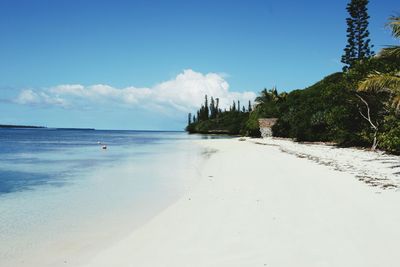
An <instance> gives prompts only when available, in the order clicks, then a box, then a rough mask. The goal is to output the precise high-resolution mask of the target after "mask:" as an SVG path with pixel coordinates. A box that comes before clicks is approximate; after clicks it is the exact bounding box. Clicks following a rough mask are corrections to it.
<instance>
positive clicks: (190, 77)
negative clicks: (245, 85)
mask: <svg viewBox="0 0 400 267" xmlns="http://www.w3.org/2000/svg"><path fill="white" fill-rule="evenodd" d="M205 95H208V96H209V97H210V96H213V97H214V98H219V99H220V107H221V108H225V107H228V106H229V104H231V103H232V101H234V100H235V101H236V100H239V101H241V103H243V104H245V105H246V104H247V102H248V101H249V100H251V101H253V100H254V98H255V97H256V95H255V93H254V92H230V91H229V84H228V82H227V81H226V80H225V76H224V75H222V74H217V73H208V74H202V73H200V72H195V71H193V70H190V69H188V70H184V71H183V72H182V73H180V74H178V75H177V76H176V77H175V78H174V79H171V80H168V81H165V82H161V83H159V84H157V85H155V86H153V87H151V88H137V87H134V86H131V87H126V88H121V89H119V88H115V87H112V86H109V85H104V84H96V85H91V86H83V85H80V84H64V85H58V86H55V87H53V88H50V89H47V90H36V91H35V90H31V89H28V90H23V91H22V92H21V93H20V94H19V96H18V97H17V99H16V100H15V102H17V103H19V104H31V105H56V106H62V107H68V106H79V105H82V104H85V105H88V104H90V103H92V104H98V103H109V104H114V105H123V106H127V107H143V108H152V109H158V110H164V111H165V110H171V109H172V110H179V111H185V112H190V111H193V110H194V109H197V108H199V106H200V105H201V104H202V103H203V101H204V96H205Z"/></svg>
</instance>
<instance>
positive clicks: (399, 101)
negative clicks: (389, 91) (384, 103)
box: [392, 95, 400, 111]
mask: <svg viewBox="0 0 400 267" xmlns="http://www.w3.org/2000/svg"><path fill="white" fill-rule="evenodd" d="M392 107H393V108H394V109H395V110H396V111H399V110H400V95H397V96H395V97H393V99H392Z"/></svg>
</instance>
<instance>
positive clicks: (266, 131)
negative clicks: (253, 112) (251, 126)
mask: <svg viewBox="0 0 400 267" xmlns="http://www.w3.org/2000/svg"><path fill="white" fill-rule="evenodd" d="M277 120H278V119H277V118H268V119H267V118H264V119H258V124H259V126H260V132H261V137H262V138H265V137H271V136H272V126H274V124H275V123H276V121H277Z"/></svg>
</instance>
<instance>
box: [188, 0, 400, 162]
mask: <svg viewBox="0 0 400 267" xmlns="http://www.w3.org/2000/svg"><path fill="white" fill-rule="evenodd" d="M367 6H368V0H351V1H350V2H349V3H348V5H347V7H346V10H347V12H348V14H349V16H348V18H347V19H346V24H347V32H346V36H347V44H346V45H345V48H344V51H343V56H342V58H341V61H342V63H343V64H344V66H343V70H342V71H341V72H337V73H333V74H331V75H329V76H327V77H325V78H323V79H322V80H321V81H319V82H317V83H316V84H314V85H312V86H310V87H307V88H305V89H301V90H293V91H291V92H288V93H286V92H280V93H279V92H278V90H277V88H271V89H264V90H262V91H261V92H260V94H259V96H258V97H257V98H256V99H255V102H254V105H252V107H251V110H250V108H247V109H245V110H244V112H237V108H236V107H237V106H239V107H240V104H239V105H236V104H235V109H236V111H235V112H232V109H233V107H232V106H231V107H230V109H229V110H224V111H221V110H220V109H219V108H217V110H218V111H217V113H216V114H217V115H215V114H214V116H210V115H207V116H205V110H204V109H205V106H207V105H208V104H207V105H203V107H202V108H203V110H202V109H200V110H202V112H200V113H199V111H198V113H197V114H198V115H197V118H198V119H197V118H196V120H191V121H188V127H187V130H188V131H189V132H209V130H219V131H220V132H226V133H230V134H241V135H248V136H259V135H260V132H259V125H258V119H259V118H278V121H277V123H276V124H275V125H274V127H273V134H274V136H280V137H288V138H294V139H296V140H297V141H326V142H335V143H337V144H338V145H340V146H361V147H370V148H372V149H377V148H379V149H383V150H386V151H389V152H391V153H397V154H400V46H399V45H392V46H387V47H385V48H383V49H381V50H380V51H379V52H378V53H377V54H376V55H375V53H374V51H373V50H372V49H373V45H372V44H371V40H370V38H369V31H368V23H369V15H368V8H367ZM386 27H388V28H389V29H390V30H391V32H392V36H393V37H394V38H395V39H396V40H399V38H400V17H399V16H392V17H390V18H389V20H388V23H387V25H386ZM217 106H218V105H217ZM203 113H204V114H203ZM199 115H200V117H201V118H200V117H199ZM217 118H219V120H218V119H217ZM230 124H234V125H230ZM224 130H225V131H224Z"/></svg>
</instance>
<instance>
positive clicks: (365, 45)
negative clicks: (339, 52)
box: [342, 0, 374, 71]
mask: <svg viewBox="0 0 400 267" xmlns="http://www.w3.org/2000/svg"><path fill="white" fill-rule="evenodd" d="M368 2H369V0H351V1H350V3H348V4H347V7H346V10H347V12H348V13H349V15H350V17H348V18H347V19H346V23H347V45H346V47H345V49H344V54H343V56H342V63H344V64H345V66H344V67H343V70H344V71H345V70H347V69H349V68H351V67H352V66H353V64H354V63H355V62H357V61H360V60H363V59H366V58H370V57H371V56H373V55H374V52H373V51H372V50H371V48H372V47H373V45H370V42H371V40H370V39H369V38H368V37H369V31H368V19H369V15H368V8H367V5H368Z"/></svg>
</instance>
